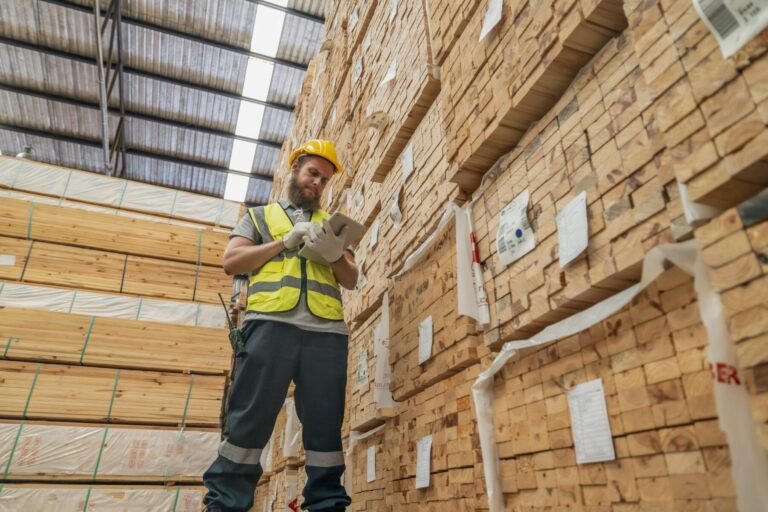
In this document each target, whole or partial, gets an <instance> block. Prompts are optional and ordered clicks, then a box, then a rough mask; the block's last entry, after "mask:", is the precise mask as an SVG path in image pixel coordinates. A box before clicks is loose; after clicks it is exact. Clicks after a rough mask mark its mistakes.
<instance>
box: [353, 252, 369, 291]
mask: <svg viewBox="0 0 768 512" xmlns="http://www.w3.org/2000/svg"><path fill="white" fill-rule="evenodd" d="M364 267H365V257H363V258H360V260H359V261H358V263H357V283H356V284H355V290H356V291H358V292H359V291H360V290H362V289H363V288H364V287H365V285H366V283H368V279H366V277H365V272H363V268H364Z"/></svg>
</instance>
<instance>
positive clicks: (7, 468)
mask: <svg viewBox="0 0 768 512" xmlns="http://www.w3.org/2000/svg"><path fill="white" fill-rule="evenodd" d="M41 367H42V365H41V364H38V365H37V369H36V370H35V376H34V377H33V378H32V385H31V386H30V388H29V394H28V395H27V403H26V404H24V412H23V413H22V415H21V417H22V418H23V419H24V420H25V421H22V422H21V423H19V430H17V431H16V437H15V438H14V440H13V446H11V453H10V454H8V462H6V463H5V469H4V470H3V479H2V481H0V491H2V489H3V482H5V480H6V478H8V473H9V472H10V471H11V463H12V462H13V456H14V454H15V453H16V447H17V446H18V445H19V439H21V431H22V430H23V429H24V424H25V423H26V419H27V409H29V403H30V402H31V401H32V392H34V391H35V386H36V385H37V377H38V375H40V368H41Z"/></svg>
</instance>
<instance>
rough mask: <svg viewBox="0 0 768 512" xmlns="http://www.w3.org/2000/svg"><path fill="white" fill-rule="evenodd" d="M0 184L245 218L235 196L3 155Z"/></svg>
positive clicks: (129, 207) (231, 222) (229, 219)
mask: <svg viewBox="0 0 768 512" xmlns="http://www.w3.org/2000/svg"><path fill="white" fill-rule="evenodd" d="M0 187H2V188H7V189H10V190H15V191H19V192H28V193H33V194H41V195H46V196H49V197H54V198H58V199H61V200H62V201H66V202H70V201H72V202H75V201H76V202H79V203H81V204H83V205H86V204H91V205H100V206H106V207H109V208H111V209H116V210H120V211H121V212H122V211H128V212H138V213H143V214H146V215H148V216H150V217H151V218H154V219H155V220H166V221H167V220H168V219H184V220H187V221H190V222H192V223H194V224H197V225H198V227H202V226H200V224H204V225H207V226H226V227H234V226H235V225H236V224H237V221H238V219H239V218H240V208H241V205H240V204H239V203H236V202H234V201H229V200H226V199H219V198H215V197H209V196H203V195H200V194H193V193H190V192H183V191H180V190H172V189H168V188H164V187H159V186H155V185H148V184H146V183H139V182H136V181H128V180H124V179H120V178H113V177H110V176H103V175H100V174H98V173H93V172H86V171H78V170H75V169H68V168H65V167H58V166H55V165H49V164H46V163H43V162H35V161H32V160H23V159H19V158H11V157H8V156H0Z"/></svg>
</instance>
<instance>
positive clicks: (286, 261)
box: [248, 203, 344, 320]
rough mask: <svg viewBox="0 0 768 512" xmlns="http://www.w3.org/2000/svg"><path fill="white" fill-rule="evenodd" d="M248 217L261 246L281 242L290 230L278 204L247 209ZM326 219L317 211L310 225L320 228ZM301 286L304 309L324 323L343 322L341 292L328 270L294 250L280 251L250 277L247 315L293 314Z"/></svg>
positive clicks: (288, 217)
mask: <svg viewBox="0 0 768 512" xmlns="http://www.w3.org/2000/svg"><path fill="white" fill-rule="evenodd" d="M248 213H249V214H250V215H251V219H252V220H253V223H254V224H255V225H256V229H258V230H259V233H260V234H261V238H262V242H263V243H267V242H271V241H273V240H282V238H283V237H284V236H286V235H287V234H288V233H289V232H290V231H291V229H293V222H292V221H291V218H290V216H289V215H288V213H286V211H285V210H284V209H283V207H282V206H281V205H280V204H279V203H272V204H269V205H267V206H265V207H263V208H258V209H255V208H250V209H249V210H248ZM328 217H330V215H329V214H328V213H327V212H324V211H322V210H318V211H316V212H313V214H312V219H311V221H312V222H315V223H317V224H322V222H323V220H324V219H327V218H328ZM302 282H305V284H306V291H307V306H308V307H309V311H310V312H311V313H312V314H313V315H315V316H317V317H320V318H324V319H326V320H342V319H343V318H344V311H343V309H342V305H341V290H340V288H339V283H338V282H337V281H336V276H334V275H333V270H332V269H331V267H329V266H327V265H322V264H320V263H315V262H313V261H309V260H306V259H305V258H301V257H299V255H298V251H297V250H292V251H283V252H282V253H280V254H279V255H277V256H275V257H274V258H272V259H270V260H269V261H268V262H266V263H265V264H264V265H263V266H262V267H261V268H260V269H258V270H257V271H256V272H253V273H251V276H250V278H249V283H248V311H256V312H259V313H279V312H284V311H290V310H292V309H293V308H295V307H296V306H297V305H298V303H299V300H300V298H301V289H302Z"/></svg>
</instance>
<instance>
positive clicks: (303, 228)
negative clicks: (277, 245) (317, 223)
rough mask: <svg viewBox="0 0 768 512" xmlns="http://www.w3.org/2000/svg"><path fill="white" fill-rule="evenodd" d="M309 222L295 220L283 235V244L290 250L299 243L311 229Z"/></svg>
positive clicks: (311, 224)
mask: <svg viewBox="0 0 768 512" xmlns="http://www.w3.org/2000/svg"><path fill="white" fill-rule="evenodd" d="M313 225H314V224H313V223H311V222H297V223H296V224H294V225H293V229H291V230H290V231H289V232H288V234H287V235H285V236H284V237H283V246H284V247H285V248H286V249H287V250H289V251H291V250H293V249H296V248H297V247H298V246H299V245H301V242H302V240H303V239H304V237H305V236H306V235H308V234H309V233H310V232H311V231H312V226H313Z"/></svg>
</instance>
